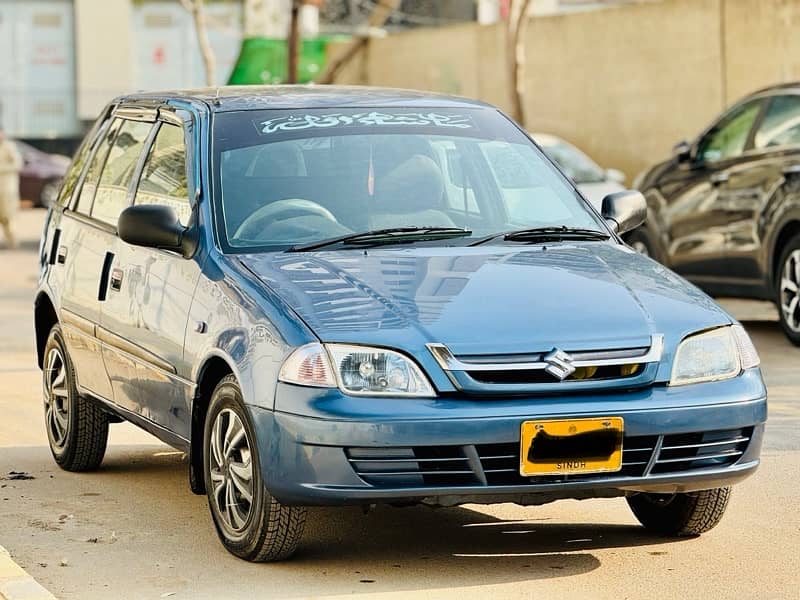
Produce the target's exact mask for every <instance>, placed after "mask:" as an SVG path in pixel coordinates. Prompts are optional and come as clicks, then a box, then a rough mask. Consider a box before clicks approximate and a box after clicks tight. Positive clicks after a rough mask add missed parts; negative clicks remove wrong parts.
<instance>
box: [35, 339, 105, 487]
mask: <svg viewBox="0 0 800 600" xmlns="http://www.w3.org/2000/svg"><path fill="white" fill-rule="evenodd" d="M42 383H43V386H42V387H43V389H42V391H43V396H44V413H45V428H46V429H47V439H48V441H49V444H50V452H51V453H52V454H53V458H54V459H55V461H56V463H57V464H58V466H59V467H61V468H62V469H64V470H65V471H92V470H94V469H96V468H97V467H99V466H100V463H101V462H102V461H103V456H104V455H105V453H106V444H107V442H108V416H107V415H106V413H105V412H104V411H103V410H102V409H101V408H100V407H99V406H98V405H97V404H95V403H94V402H93V401H92V400H89V399H88V398H85V397H83V396H81V395H80V394H78V386H77V382H76V378H75V369H74V367H73V365H72V361H71V360H70V358H69V354H68V353H67V347H66V344H65V343H64V336H63V335H62V333H61V327H59V326H58V325H55V326H54V327H53V329H51V330H50V336H49V337H48V339H47V344H46V345H45V348H44V355H43V361H42Z"/></svg>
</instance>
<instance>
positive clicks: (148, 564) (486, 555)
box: [0, 210, 800, 600]
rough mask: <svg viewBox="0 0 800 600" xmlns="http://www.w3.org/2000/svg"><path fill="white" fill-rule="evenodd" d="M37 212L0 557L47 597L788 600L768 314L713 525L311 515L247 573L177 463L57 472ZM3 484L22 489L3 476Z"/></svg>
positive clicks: (784, 461)
mask: <svg viewBox="0 0 800 600" xmlns="http://www.w3.org/2000/svg"><path fill="white" fill-rule="evenodd" d="M42 217H43V212H41V211H33V210H28V211H24V213H23V214H22V215H21V219H20V230H21V231H20V233H21V237H22V238H23V240H24V241H23V244H22V247H21V248H20V249H19V250H17V251H14V252H10V251H6V250H0V282H1V283H0V377H2V380H0V384H1V385H0V389H1V390H2V394H0V477H5V479H4V480H2V481H0V545H3V546H5V547H6V548H7V549H8V550H9V551H10V552H11V555H12V556H13V557H14V559H15V560H16V561H17V562H18V563H19V564H21V565H22V566H23V567H24V568H25V569H27V570H28V572H29V573H31V574H32V575H33V576H34V577H35V578H36V579H37V580H38V581H39V582H40V583H42V584H43V585H44V586H45V587H47V588H48V589H49V590H50V591H52V592H53V593H54V594H55V595H56V596H58V597H60V598H81V599H87V600H91V599H94V598H103V599H105V598H161V597H174V598H231V599H237V598H300V597H319V598H334V597H339V596H342V595H356V596H357V597H363V598H379V597H380V598H393V599H395V598H396V599H400V598H403V599H405V598H437V599H438V598H458V599H459V600H465V599H467V598H490V597H491V598H563V597H576V598H577V597H579V598H614V599H621V598H645V597H649V598H704V597H705V598H737V599H738V598H759V599H760V600H763V599H768V598H797V597H798V589H800V517H799V516H798V506H799V505H798V497H797V496H798V489H799V488H798V481H800V434H799V433H798V426H799V425H800V409H799V408H798V406H799V404H798V403H800V397H798V396H800V349H798V348H794V347H792V346H791V345H790V344H789V342H788V341H786V340H785V339H784V338H783V336H782V334H781V332H780V331H779V328H778V325H777V323H776V322H775V320H774V319H775V317H774V311H773V309H772V307H771V306H769V305H765V304H761V303H745V302H736V301H732V302H725V304H726V306H728V308H730V309H731V310H732V311H733V312H734V314H736V315H737V317H738V318H739V319H741V320H743V321H744V322H745V325H746V326H747V328H748V330H749V331H750V333H751V335H752V336H753V339H754V340H755V343H756V345H757V346H758V350H759V352H760V354H761V358H762V363H763V369H764V373H765V376H766V379H767V383H768V386H769V391H770V403H771V404H770V417H769V423H768V428H767V436H766V441H765V448H764V454H763V465H762V467H761V469H760V470H759V471H758V473H757V474H756V475H755V476H754V477H752V478H751V479H749V480H747V481H745V482H744V483H743V484H741V485H740V486H738V487H737V488H736V489H735V491H734V495H733V499H732V501H731V504H730V506H729V509H728V513H727V514H726V517H725V519H724V520H723V521H722V523H721V524H720V525H719V526H718V527H717V528H716V529H714V530H713V531H711V532H710V533H708V534H706V535H704V536H702V537H700V538H696V539H683V540H661V539H657V538H653V537H650V536H648V535H646V534H645V533H644V532H643V530H642V529H641V528H640V527H638V526H637V524H636V522H635V521H634V519H633V517H632V516H631V514H630V513H629V511H628V509H627V505H626V503H625V501H624V500H622V499H613V500H594V501H583V502H578V501H566V502H560V503H555V504H550V505H547V506H542V507H538V508H522V507H518V506H514V505H510V504H504V505H496V506H489V507H486V506H476V505H470V506H466V507H461V508H452V509H439V510H432V509H427V508H404V509H393V508H378V509H376V510H374V511H373V512H370V513H369V514H367V515H364V514H362V512H361V511H360V510H358V509H318V510H312V511H311V516H310V519H309V524H308V527H307V529H306V535H305V538H304V542H303V544H302V546H301V548H300V551H299V552H298V554H297V555H296V558H295V559H294V560H293V561H291V562H286V563H281V564H262V565H254V564H248V563H246V562H243V561H240V560H238V559H236V558H234V557H232V556H231V555H229V554H227V553H226V552H225V551H224V550H223V549H222V547H221V545H220V544H219V543H218V542H217V539H216V535H215V533H214V531H213V526H212V524H211V520H210V517H209V515H208V509H207V506H206V501H205V498H203V497H199V496H194V495H192V494H191V493H190V492H189V489H188V485H187V469H186V463H185V458H184V457H183V456H182V455H181V454H180V453H177V452H175V451H174V450H172V449H171V448H169V447H167V446H164V445H161V444H159V443H158V442H157V441H156V440H155V439H154V438H151V437H149V436H148V435H147V434H145V433H143V432H141V431H139V430H137V429H135V428H134V427H133V426H131V425H127V424H120V425H114V426H113V427H112V433H111V439H110V446H109V450H108V453H107V454H106V459H105V461H104V463H103V466H102V468H101V470H100V471H98V472H96V473H90V474H71V473H65V472H62V471H60V470H59V469H58V468H57V467H56V465H55V464H54V463H53V461H52V459H51V457H50V455H49V450H48V448H47V443H46V437H45V432H44V427H43V419H42V408H41V401H40V384H39V370H38V369H37V368H36V365H35V362H34V357H33V341H32V324H31V321H32V318H31V303H32V290H33V289H34V286H35V282H36V258H35V253H36V245H37V242H36V238H37V236H38V233H39V230H40V228H41V221H42ZM9 471H17V472H25V473H29V474H30V475H31V476H33V477H34V479H29V480H10V479H8V473H9Z"/></svg>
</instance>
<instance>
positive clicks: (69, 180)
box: [56, 111, 109, 206]
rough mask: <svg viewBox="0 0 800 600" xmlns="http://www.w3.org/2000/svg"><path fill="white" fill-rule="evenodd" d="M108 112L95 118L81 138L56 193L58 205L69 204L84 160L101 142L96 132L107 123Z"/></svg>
mask: <svg viewBox="0 0 800 600" xmlns="http://www.w3.org/2000/svg"><path fill="white" fill-rule="evenodd" d="M108 112H109V111H106V114H104V115H103V116H101V117H100V118H99V119H98V120H97V122H96V123H95V125H94V126H93V127H92V129H91V131H90V132H89V133H88V134H87V136H86V138H85V139H84V140H83V143H82V144H81V145H80V148H78V152H77V153H76V154H75V157H74V158H73V159H72V164H71V165H70V167H69V170H68V171H67V174H66V175H65V176H64V183H63V184H62V185H61V190H60V191H59V193H58V200H57V201H56V202H57V204H58V205H59V206H68V205H69V204H70V200H72V194H73V193H74V192H75V187H76V186H77V185H78V180H79V179H80V177H81V173H82V172H83V168H84V166H86V161H88V160H89V156H91V153H92V148H93V147H94V146H96V145H97V144H99V143H100V142H101V140H99V139H96V138H97V137H98V132H102V131H103V129H104V125H106V124H107V123H108ZM102 135H103V134H102V133H100V134H99V136H100V137H102Z"/></svg>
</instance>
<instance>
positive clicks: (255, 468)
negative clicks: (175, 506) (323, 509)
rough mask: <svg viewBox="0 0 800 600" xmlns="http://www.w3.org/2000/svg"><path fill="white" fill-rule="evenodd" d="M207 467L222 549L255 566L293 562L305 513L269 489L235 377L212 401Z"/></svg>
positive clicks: (206, 434)
mask: <svg viewBox="0 0 800 600" xmlns="http://www.w3.org/2000/svg"><path fill="white" fill-rule="evenodd" d="M203 467H204V469H203V470H204V475H205V482H206V491H207V494H208V505H209V508H210V509H211V516H212V518H213V520H214V526H215V527H216V529H217V534H218V535H219V539H220V541H221V542H222V545H223V546H225V548H226V549H227V550H228V551H229V552H231V553H232V554H234V555H236V556H238V557H239V558H243V559H245V560H249V561H253V562H266V561H277V560H283V559H285V558H289V557H290V556H291V555H292V554H293V553H294V551H295V550H296V549H297V546H298V544H299V542H300V538H301V537H302V535H303V529H304V528H305V523H306V510H305V508H302V507H297V506H284V505H282V504H281V503H280V502H278V501H277V500H275V498H273V497H272V495H271V494H270V493H269V492H268V491H267V489H266V487H265V486H264V482H263V479H262V477H261V468H260V463H259V454H258V448H257V447H256V436H255V432H254V431H253V427H252V424H251V423H250V419H249V416H248V414H247V410H246V409H245V407H244V402H243V400H242V393H241V390H240V388H239V384H238V383H237V382H236V379H235V378H234V377H233V376H232V375H229V376H227V377H225V378H224V379H223V380H222V381H221V382H220V383H219V385H217V388H216V389H215V390H214V394H213V395H212V397H211V403H210V405H209V408H208V415H207V417H206V424H205V431H204V436H203Z"/></svg>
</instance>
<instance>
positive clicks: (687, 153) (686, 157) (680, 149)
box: [672, 140, 692, 163]
mask: <svg viewBox="0 0 800 600" xmlns="http://www.w3.org/2000/svg"><path fill="white" fill-rule="evenodd" d="M672 156H674V157H675V159H676V160H677V161H678V162H679V163H685V162H689V161H690V160H691V158H692V145H691V144H690V143H689V142H687V141H686V140H683V141H681V142H678V143H677V144H675V146H673V148H672Z"/></svg>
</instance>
